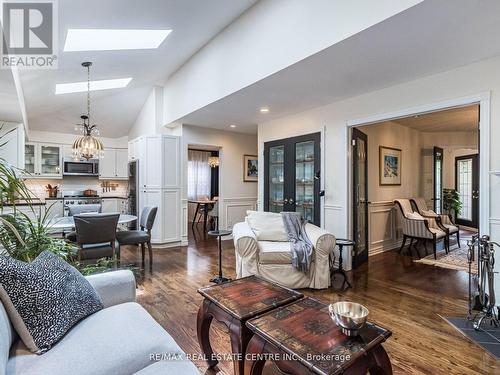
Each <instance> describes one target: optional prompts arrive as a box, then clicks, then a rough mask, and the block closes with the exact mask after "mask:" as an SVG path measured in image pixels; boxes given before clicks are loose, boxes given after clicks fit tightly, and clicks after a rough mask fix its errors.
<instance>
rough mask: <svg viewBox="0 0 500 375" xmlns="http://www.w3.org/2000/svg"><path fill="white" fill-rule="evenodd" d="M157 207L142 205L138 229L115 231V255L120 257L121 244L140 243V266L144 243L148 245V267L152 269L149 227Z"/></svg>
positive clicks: (143, 253)
mask: <svg viewBox="0 0 500 375" xmlns="http://www.w3.org/2000/svg"><path fill="white" fill-rule="evenodd" d="M157 211H158V207H150V206H148V207H144V208H143V209H142V212H141V217H140V221H139V226H140V229H139V230H126V231H121V232H117V233H116V239H117V240H118V251H117V256H118V259H120V247H121V245H141V251H142V266H143V267H144V257H145V252H146V249H145V245H147V246H148V253H149V269H150V270H152V269H153V248H152V247H151V229H152V228H153V224H154V222H155V218H156V212H157Z"/></svg>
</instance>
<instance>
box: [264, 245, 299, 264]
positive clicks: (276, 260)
mask: <svg viewBox="0 0 500 375" xmlns="http://www.w3.org/2000/svg"><path fill="white" fill-rule="evenodd" d="M258 246H259V263H260V264H292V255H291V254H290V242H276V241H259V242H258Z"/></svg>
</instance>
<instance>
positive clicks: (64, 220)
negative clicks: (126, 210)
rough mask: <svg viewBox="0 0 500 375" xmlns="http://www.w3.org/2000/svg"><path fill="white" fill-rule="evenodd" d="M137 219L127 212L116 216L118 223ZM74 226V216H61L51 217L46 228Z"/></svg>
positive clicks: (60, 228)
mask: <svg viewBox="0 0 500 375" xmlns="http://www.w3.org/2000/svg"><path fill="white" fill-rule="evenodd" d="M84 215H85V214H81V215H79V216H84ZM135 220H137V216H135V215H129V214H120V217H119V218H118V224H127V223H131V222H133V221H135ZM74 227H75V218H74V217H73V216H63V217H56V218H53V219H52V220H51V221H50V222H49V224H48V228H49V229H52V230H53V231H57V230H65V229H69V230H71V229H73V228H74Z"/></svg>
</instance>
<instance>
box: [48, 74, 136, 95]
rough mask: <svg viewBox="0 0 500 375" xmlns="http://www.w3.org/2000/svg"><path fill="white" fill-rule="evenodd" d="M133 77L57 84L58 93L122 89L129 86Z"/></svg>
mask: <svg viewBox="0 0 500 375" xmlns="http://www.w3.org/2000/svg"><path fill="white" fill-rule="evenodd" d="M130 81H132V78H117V79H102V80H99V81H90V82H88V81H83V82H71V83H58V84H56V95H60V94H71V93H74V92H84V91H87V90H90V91H99V90H109V89H121V88H124V87H127V86H128V84H129V83H130ZM89 85H90V86H89Z"/></svg>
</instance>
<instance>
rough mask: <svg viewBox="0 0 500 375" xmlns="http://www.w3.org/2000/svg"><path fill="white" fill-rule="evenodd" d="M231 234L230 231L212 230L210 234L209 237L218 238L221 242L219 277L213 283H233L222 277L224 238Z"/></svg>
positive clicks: (212, 280) (213, 279)
mask: <svg viewBox="0 0 500 375" xmlns="http://www.w3.org/2000/svg"><path fill="white" fill-rule="evenodd" d="M230 234H231V231H230V230H211V231H209V232H208V235H209V236H213V237H217V240H218V242H219V275H218V276H216V277H214V278H212V279H210V282H211V283H216V284H222V283H225V282H227V281H231V279H229V278H227V277H224V276H222V237H223V236H229V235H230Z"/></svg>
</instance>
